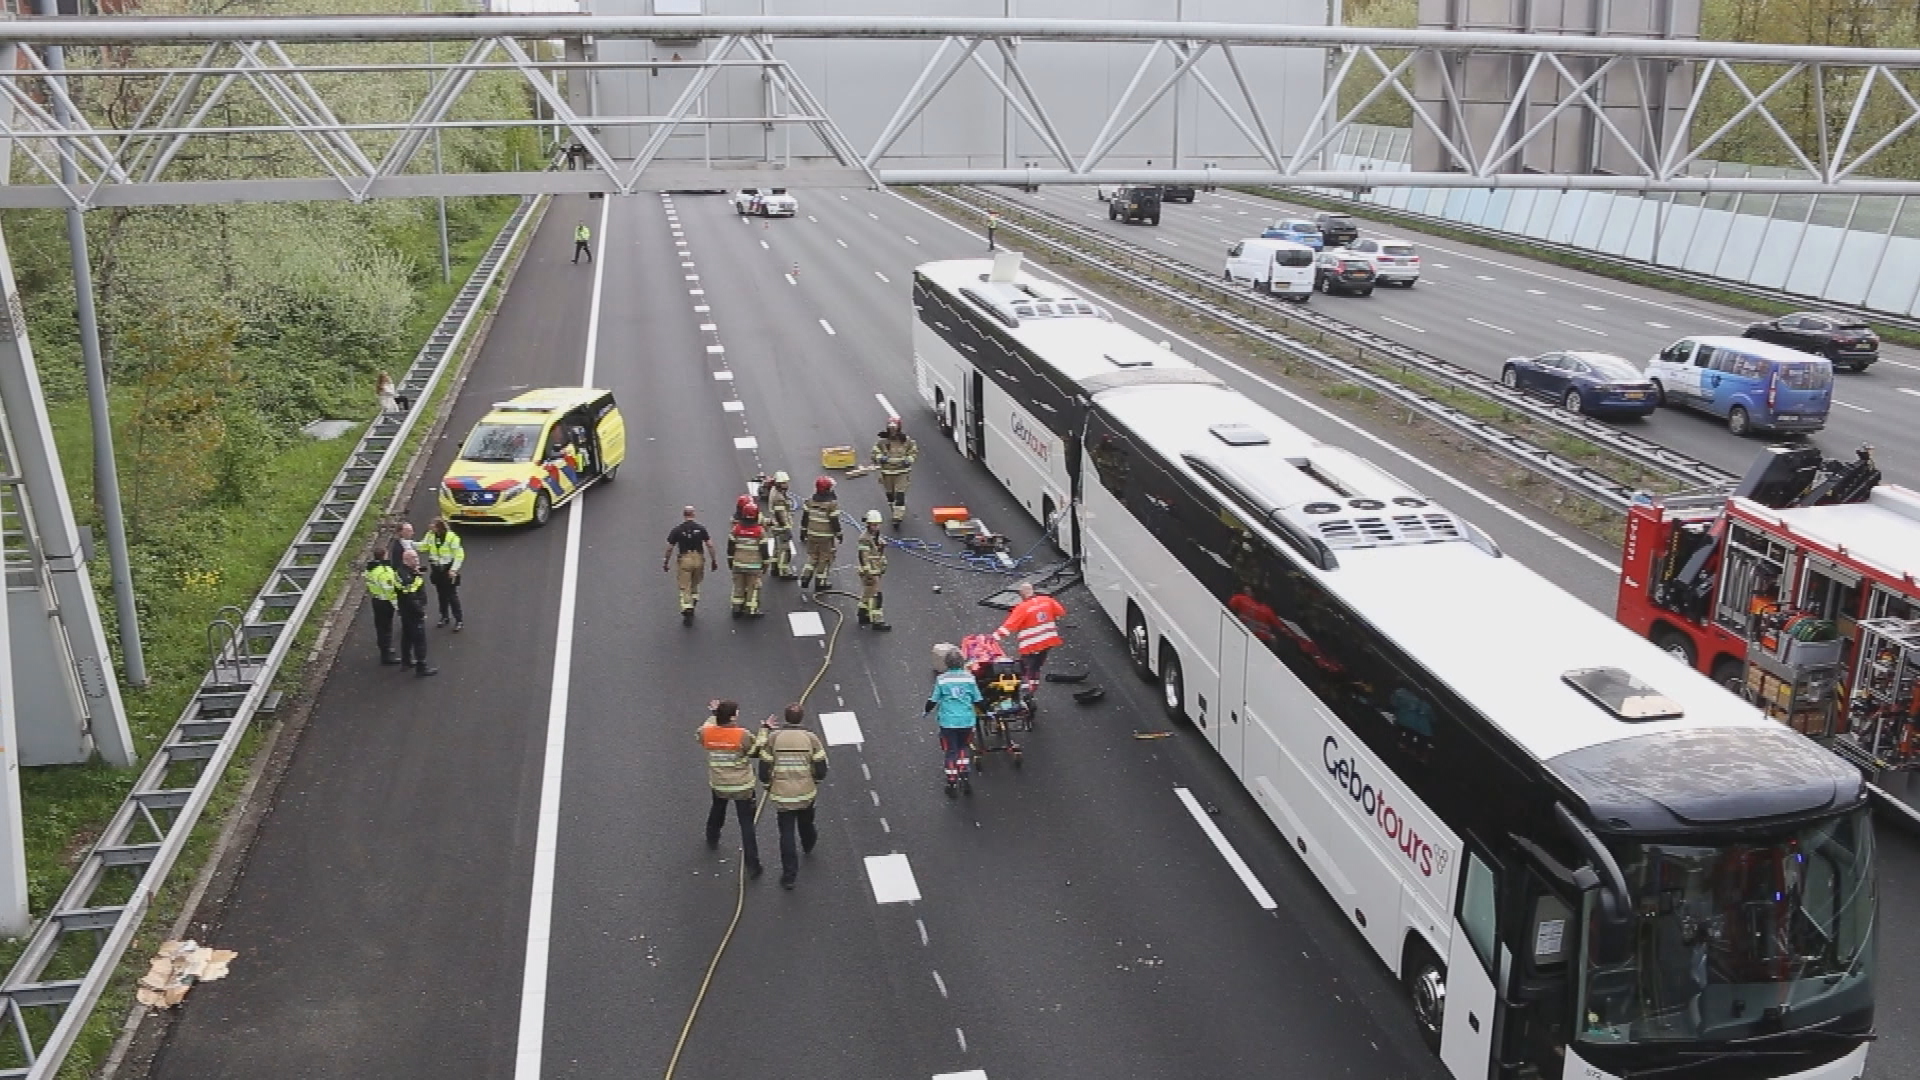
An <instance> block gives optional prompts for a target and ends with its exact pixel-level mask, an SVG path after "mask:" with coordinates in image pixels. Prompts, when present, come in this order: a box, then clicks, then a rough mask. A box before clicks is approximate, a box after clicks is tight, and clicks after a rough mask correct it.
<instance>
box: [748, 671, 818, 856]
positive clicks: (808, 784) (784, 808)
mask: <svg viewBox="0 0 1920 1080" xmlns="http://www.w3.org/2000/svg"><path fill="white" fill-rule="evenodd" d="M806 720H807V710H806V709H805V708H803V707H801V706H800V705H797V704H795V705H789V706H787V707H786V710H785V711H784V712H783V713H782V714H781V721H782V722H781V723H780V724H778V725H777V726H776V724H775V722H774V718H773V717H771V716H769V717H767V720H766V724H765V725H764V726H765V727H766V728H768V731H767V733H766V734H764V735H762V736H761V737H760V750H759V754H760V782H761V783H763V784H765V785H767V801H768V802H770V803H772V804H773V809H774V811H775V812H776V813H778V814H779V821H780V886H781V887H782V888H786V889H791V888H793V883H794V880H795V879H797V878H798V877H799V876H800V853H801V852H802V851H804V852H809V853H811V852H812V851H813V845H814V844H816V843H818V842H819V840H820V834H819V832H818V830H816V829H815V828H814V827H813V801H814V799H815V798H817V797H818V796H819V794H820V781H822V780H825V779H826V778H827V746H826V744H825V743H823V742H821V741H820V736H818V735H815V734H814V733H813V732H811V731H808V730H807V729H806V728H804V727H801V726H800V725H802V724H804V723H806ZM795 840H798V841H799V843H798V844H796V843H795V842H794V841H795ZM796 849H797V850H796Z"/></svg>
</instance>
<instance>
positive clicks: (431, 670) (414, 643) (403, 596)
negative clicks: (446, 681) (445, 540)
mask: <svg viewBox="0 0 1920 1080" xmlns="http://www.w3.org/2000/svg"><path fill="white" fill-rule="evenodd" d="M394 592H395V593H396V594H398V603H397V604H396V605H395V606H396V607H398V608H399V609H400V663H401V665H402V666H403V667H405V666H411V667H412V668H413V670H414V674H416V675H438V674H440V669H439V668H437V667H429V666H428V665H427V576H426V575H425V574H422V573H421V572H420V553H419V552H417V551H415V550H413V549H412V548H407V549H406V550H405V551H404V552H402V553H401V555H400V566H399V568H398V583H397V585H396V586H395V588H394Z"/></svg>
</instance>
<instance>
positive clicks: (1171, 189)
mask: <svg viewBox="0 0 1920 1080" xmlns="http://www.w3.org/2000/svg"><path fill="white" fill-rule="evenodd" d="M1193 196H1194V190H1193V185H1192V184H1162V185H1160V201H1161V202H1183V203H1191V202H1192V201H1193Z"/></svg>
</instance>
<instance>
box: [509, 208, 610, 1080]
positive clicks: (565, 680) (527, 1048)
mask: <svg viewBox="0 0 1920 1080" xmlns="http://www.w3.org/2000/svg"><path fill="white" fill-rule="evenodd" d="M612 208H613V201H612V200H611V199H609V200H607V201H606V202H604V203H601V204H600V258H598V259H596V260H594V263H593V297H592V299H591V300H590V301H588V306H587V349H586V352H587V355H586V361H585V363H584V365H583V369H582V371H581V375H580V385H581V386H592V385H593V373H594V359H595V358H594V353H595V352H596V351H597V350H598V349H599V347H600V295H601V291H602V287H603V286H604V284H605V282H606V270H607V262H606V256H607V252H608V251H610V250H611V246H610V245H609V244H608V243H607V240H606V236H607V219H608V214H609V212H610V211H611V210H612ZM585 508H586V500H585V499H575V500H574V503H573V507H572V509H571V510H570V511H569V512H568V514H567V546H566V555H565V562H564V563H562V569H561V572H560V615H559V625H558V628H557V629H556V630H555V632H554V639H553V684H552V686H551V688H550V689H549V691H548V694H547V745H546V757H545V758H544V760H543V761H542V763H541V767H540V817H539V823H538V825H537V826H536V828H535V831H534V840H533V887H532V891H531V895H530V898H529V901H528V904H527V957H526V965H525V967H524V968H523V970H522V972H521V977H520V1035H519V1039H518V1042H517V1044H516V1045H517V1051H516V1053H515V1054H514V1063H513V1075H514V1080H540V1059H541V1054H542V1052H543V1051H544V1050H545V1048H546V1038H547V962H548V959H549V955H550V953H551V951H552V945H553V873H554V859H555V855H556V854H557V853H558V851H559V846H560V783H561V777H562V774H563V773H564V772H565V771H566V755H567V701H568V696H569V694H570V693H571V691H572V689H573V627H574V609H575V605H576V603H577V602H578V600H579V596H580V522H581V519H582V517H583V516H584V515H583V514H582V511H583V510H584V509H585Z"/></svg>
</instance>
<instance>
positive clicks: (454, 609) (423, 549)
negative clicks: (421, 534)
mask: <svg viewBox="0 0 1920 1080" xmlns="http://www.w3.org/2000/svg"><path fill="white" fill-rule="evenodd" d="M415 546H416V547H417V548H418V550H419V552H420V554H421V555H423V556H425V557H426V560H427V580H429V581H431V582H433V595H434V597H435V598H436V599H437V600H438V601H439V603H440V621H439V622H438V623H436V624H434V625H436V626H445V625H447V623H449V622H451V623H453V629H454V631H455V632H458V631H461V630H464V629H466V625H467V620H466V616H465V615H463V614H461V612H460V568H461V567H462V566H465V565H466V562H467V548H466V545H465V544H462V543H461V542H460V534H459V533H456V532H454V531H453V530H452V529H450V528H448V527H447V519H446V518H434V519H433V524H431V525H429V526H427V535H426V537H425V538H424V539H422V540H421V541H420V542H419V544H417V545H415Z"/></svg>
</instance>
